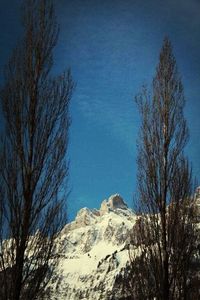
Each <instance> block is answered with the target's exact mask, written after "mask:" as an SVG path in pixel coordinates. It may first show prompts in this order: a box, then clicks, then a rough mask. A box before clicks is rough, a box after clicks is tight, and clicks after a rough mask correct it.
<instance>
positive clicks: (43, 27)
mask: <svg viewBox="0 0 200 300" xmlns="http://www.w3.org/2000/svg"><path fill="white" fill-rule="evenodd" d="M23 26H24V38H23V40H22V41H21V42H20V43H19V44H18V46H17V47H16V48H15V49H14V51H13V54H12V57H11V58H10V60H9V62H8V64H7V66H6V68H5V84H4V87H3V88H2V90H1V95H0V99H1V106H2V112H3V118H4V120H3V122H4V130H3V134H2V142H1V148H0V155H1V156H0V203H1V205H0V208H1V209H0V282H1V289H0V298H1V299H3V300H8V299H9V300H14V299H15V300H19V299H26V300H27V299H35V298H36V297H38V298H39V299H42V292H43V291H44V287H45V286H46V284H47V282H48V281H49V279H50V278H51V276H52V273H53V270H54V267H55V264H56V261H57V256H56V254H55V248H56V238H57V236H58V233H59V232H60V230H61V229H62V228H63V225H64V224H65V223H66V216H65V209H66V205H65V202H66V195H67V178H68V171H69V168H68V160H67V147H68V129H69V126H70V116H69V103H70V99H71V96H72V92H73V88H74V84H73V81H72V77H71V74H70V71H69V70H67V71H66V72H64V73H63V74H61V75H59V76H56V77H55V76H52V72H51V70H52V65H53V50H54V47H55V45H56V43H57V38H58V33H59V27H58V24H57V21H56V16H55V12H54V6H53V3H52V1H50V0H48V1H47V0H26V1H24V5H23Z"/></svg>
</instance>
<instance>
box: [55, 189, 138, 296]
mask: <svg viewBox="0 0 200 300" xmlns="http://www.w3.org/2000/svg"><path fill="white" fill-rule="evenodd" d="M135 221H136V215H135V214H134V213H133V211H132V210H131V209H129V208H128V206H127V205H126V203H125V202H124V200H123V199H122V197H121V196H120V195H119V194H115V195H112V196H110V197H109V198H108V199H107V200H104V201H102V203H101V205H100V209H88V208H86V207H85V208H82V209H81V210H79V212H78V213H77V216H76V218H75V220H74V221H73V222H71V223H69V224H67V225H66V226H65V228H64V229H63V230H62V232H61V234H60V240H59V239H58V240H59V242H58V243H59V244H60V245H61V248H63V250H62V251H61V252H59V255H60V257H61V260H60V262H59V265H58V266H57V271H56V275H55V278H53V279H52V282H51V284H50V288H51V299H53V300H56V299H60V300H66V299H67V300H79V299H84V300H87V299H88V300H98V299H105V300H106V299H111V298H112V293H113V292H112V291H113V289H114V287H115V285H116V280H117V279H116V278H117V276H118V275H119V274H120V273H121V272H122V270H123V269H124V268H125V267H126V263H127V260H128V258H129V255H128V250H127V243H128V242H129V236H130V231H131V230H132V228H133V226H134V224H135ZM102 297H103V298H102ZM116 299H117V298H116Z"/></svg>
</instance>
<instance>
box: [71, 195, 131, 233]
mask: <svg viewBox="0 0 200 300" xmlns="http://www.w3.org/2000/svg"><path fill="white" fill-rule="evenodd" d="M109 213H115V214H125V215H127V214H128V215H130V214H132V211H131V210H130V209H129V208H128V206H127V204H126V203H125V202H124V200H123V198H122V197H121V196H120V195H119V194H115V195H112V196H110V197H109V198H108V200H103V201H102V203H101V205H100V209H99V210H98V209H89V208H87V207H84V208H81V209H80V210H79V211H78V213H77V215H76V218H75V220H74V221H73V222H71V223H70V224H68V225H67V226H68V228H70V230H71V229H76V228H80V227H85V226H89V225H93V224H96V223H99V222H101V218H102V217H103V216H104V215H105V214H109Z"/></svg>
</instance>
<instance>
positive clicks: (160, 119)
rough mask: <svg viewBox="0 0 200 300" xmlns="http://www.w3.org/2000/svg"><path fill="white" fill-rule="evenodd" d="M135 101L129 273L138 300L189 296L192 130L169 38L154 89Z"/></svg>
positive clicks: (192, 231) (192, 241) (192, 240)
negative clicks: (188, 148)
mask: <svg viewBox="0 0 200 300" xmlns="http://www.w3.org/2000/svg"><path fill="white" fill-rule="evenodd" d="M136 101H137V103H138V106H139V110H140V113H141V118H142V125H141V131H140V136H139V143H138V190H139V198H138V207H139V210H138V213H139V215H140V216H139V218H138V222H137V224H136V226H135V227H134V232H133V242H132V244H133V245H136V246H137V247H138V251H139V255H137V259H136V258H135V257H132V258H131V259H130V260H131V263H132V268H131V271H130V272H129V278H132V279H131V280H133V279H134V282H133V287H134V288H133V290H132V291H133V292H136V294H134V293H133V294H134V295H135V296H133V299H160V300H161V299H162V300H168V299H190V298H189V288H190V287H191V285H192V273H191V263H192V257H193V254H194V250H195V242H196V240H195V239H196V236H195V235H196V231H195V224H194V222H193V217H194V202H195V201H194V200H195V197H193V196H192V195H194V194H193V190H192V186H193V183H192V173H191V169H190V166H189V163H188V159H187V158H186V157H185V155H184V147H185V145H186V143H187V140H188V129H187V125H186V120H185V118H184V115H183V108H184V103H185V100H184V94H183V86H182V83H181V78H180V76H179V74H178V70H177V64H176V60H175V57H174V55H173V53H172V47H171V44H170V41H169V40H168V39H167V38H166V39H165V40H164V44H163V47H162V50H161V53H160V59H159V64H158V66H157V69H156V75H155V77H154V79H153V84H152V93H150V92H148V91H147V89H145V88H144V89H143V90H142V92H141V93H140V94H139V95H138V96H137V97H136ZM130 253H131V252H130ZM130 255H131V254H130ZM133 294H132V295H133Z"/></svg>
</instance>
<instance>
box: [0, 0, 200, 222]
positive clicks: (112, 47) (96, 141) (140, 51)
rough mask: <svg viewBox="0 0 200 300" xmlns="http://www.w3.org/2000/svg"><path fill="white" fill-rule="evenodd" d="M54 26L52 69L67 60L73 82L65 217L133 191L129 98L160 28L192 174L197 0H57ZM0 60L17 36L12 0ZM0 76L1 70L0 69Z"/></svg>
mask: <svg viewBox="0 0 200 300" xmlns="http://www.w3.org/2000/svg"><path fill="white" fill-rule="evenodd" d="M55 2H56V8H57V17H58V21H59V23H60V26H61V32H60V37H59V41H58V45H57V48H56V51H55V66H54V71H55V72H56V73H57V72H60V71H62V70H63V68H65V67H67V66H70V67H71V69H72V74H73V77H74V80H75V81H76V83H77V87H76V91H75V93H74V97H73V101H72V105H71V113H72V121H73V123H72V127H71V140H70V149H69V154H70V160H71V174H70V185H71V187H72V192H71V195H70V199H69V219H72V218H73V217H74V215H75V214H76V212H77V210H78V209H79V208H81V207H83V206H88V207H97V208H98V207H99V205H100V203H101V201H102V200H103V199H104V198H107V197H109V196H110V195H111V194H113V193H120V194H121V195H122V196H123V197H124V199H125V200H126V201H127V203H128V204H129V205H130V206H131V205H132V196H133V193H134V192H135V190H136V170H137V166H136V156H137V152H136V140H137V135H138V129H139V124H140V120H139V116H138V112H137V107H136V105H135V103H134V101H133V99H134V95H135V94H136V93H138V92H139V91H140V88H141V86H142V85H143V84H150V83H151V80H152V77H153V75H154V73H155V67H156V64H157V62H158V55H159V51H160V48H161V46H162V41H163V38H164V36H165V35H168V36H169V37H170V39H171V41H172V44H173V47H174V54H175V56H176V59H177V63H178V66H179V71H180V73H181V75H182V79H183V84H184V87H185V96H186V101H187V104H186V109H185V115H186V118H187V120H188V126H189V129H190V142H189V144H188V146H187V149H186V150H187V154H188V156H189V157H190V160H191V162H192V164H193V171H194V174H195V175H196V176H197V178H200V155H199V153H200V139H199V131H200V1H199V0H166V1H161V0H151V1H149V0H143V1H141V0H112V1H111V0H68V1H67V0H57V1H55ZM0 3H1V5H0V28H1V35H0V53H1V54H0V67H1V71H2V66H3V65H4V64H5V62H6V60H7V59H8V56H9V55H10V53H11V50H12V47H13V46H14V45H15V43H16V41H17V38H18V37H20V25H19V24H20V23H19V12H20V9H19V8H20V5H19V4H20V1H19V0H1V2H0ZM0 78H1V80H2V73H1V76H0Z"/></svg>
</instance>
